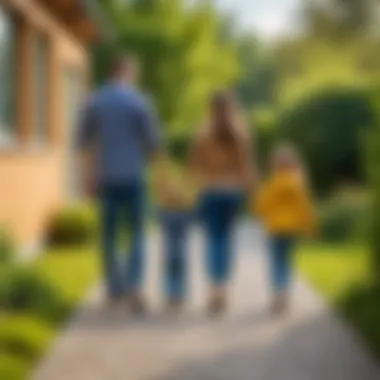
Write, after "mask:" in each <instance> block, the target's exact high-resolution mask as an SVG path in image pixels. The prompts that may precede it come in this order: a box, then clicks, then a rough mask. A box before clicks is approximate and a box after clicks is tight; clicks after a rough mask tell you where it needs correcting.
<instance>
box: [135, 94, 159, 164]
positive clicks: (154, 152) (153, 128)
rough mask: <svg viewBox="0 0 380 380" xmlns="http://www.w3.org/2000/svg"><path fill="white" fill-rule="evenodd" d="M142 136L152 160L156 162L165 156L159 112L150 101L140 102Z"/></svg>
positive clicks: (139, 119)
mask: <svg viewBox="0 0 380 380" xmlns="http://www.w3.org/2000/svg"><path fill="white" fill-rule="evenodd" d="M138 124H139V131H140V136H141V138H142V143H143V146H144V149H145V151H146V152H147V154H148V156H149V158H150V160H153V161H155V160H156V159H160V158H162V156H163V146H162V145H163V143H162V138H161V131H160V126H159V121H158V117H157V112H156V110H155V108H154V106H153V104H152V102H150V101H149V100H148V99H143V100H142V101H141V102H140V105H139V109H138Z"/></svg>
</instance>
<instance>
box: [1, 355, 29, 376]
mask: <svg viewBox="0 0 380 380" xmlns="http://www.w3.org/2000/svg"><path fill="white" fill-rule="evenodd" d="M29 367H30V364H29V362H28V360H27V359H25V358H22V357H18V356H16V355H10V354H0V379H1V380H24V379H25V378H26V375H27V373H28V371H29Z"/></svg>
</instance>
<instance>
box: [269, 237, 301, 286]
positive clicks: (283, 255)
mask: <svg viewBox="0 0 380 380" xmlns="http://www.w3.org/2000/svg"><path fill="white" fill-rule="evenodd" d="M295 240H296V239H295V238H294V237H292V236H270V238H269V244H270V272H271V280H272V287H273V290H274V291H275V292H279V291H287V290H288V288H289V285H290V281H291V277H292V251H293V248H294V244H295Z"/></svg>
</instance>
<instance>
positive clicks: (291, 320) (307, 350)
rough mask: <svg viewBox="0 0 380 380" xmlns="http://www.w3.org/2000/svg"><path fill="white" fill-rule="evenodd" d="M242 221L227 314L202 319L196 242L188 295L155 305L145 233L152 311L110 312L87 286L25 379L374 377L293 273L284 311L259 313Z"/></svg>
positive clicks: (154, 259) (155, 255)
mask: <svg viewBox="0 0 380 380" xmlns="http://www.w3.org/2000/svg"><path fill="white" fill-rule="evenodd" d="M255 231H257V230H255V229H254V228H253V227H252V226H249V225H244V226H241V228H240V229H239V234H238V237H237V241H238V248H239V249H238V251H239V256H238V260H237V261H236V264H237V267H236V271H237V273H236V277H235V278H236V281H235V283H234V284H233V287H232V289H231V311H230V313H229V314H228V315H227V316H225V317H224V318H222V319H219V320H210V319H209V318H207V317H205V316H204V312H203V311H204V306H205V305H204V304H205V294H206V287H205V278H204V274H203V271H202V255H201V251H202V250H201V239H200V234H199V233H197V232H195V233H194V237H193V239H192V248H191V273H192V276H191V289H192V292H191V299H190V302H189V307H188V310H187V311H186V313H185V314H184V315H183V316H181V317H178V318H175V317H169V316H165V315H164V314H163V313H162V311H161V302H162V300H161V296H160V294H159V293H160V292H159V290H160V282H159V272H160V252H159V245H160V243H159V239H158V236H156V235H152V237H151V239H150V255H149V257H150V259H149V268H148V274H147V278H148V279H149V281H148V284H147V289H146V292H147V296H148V299H149V302H150V303H151V305H152V314H151V315H150V316H149V317H145V318H144V319H143V320H138V319H135V318H134V317H133V316H130V315H128V314H127V313H126V311H125V310H122V309H120V310H113V311H109V310H106V309H104V307H103V304H102V296H101V294H102V292H101V290H100V289H96V291H95V292H94V294H93V296H92V297H91V298H90V299H89V301H88V302H86V303H85V304H84V305H83V308H82V309H81V310H80V311H79V312H78V314H77V315H76V317H75V318H74V319H73V321H72V322H71V323H70V324H69V325H68V327H67V330H66V331H65V332H64V333H63V335H62V336H61V338H60V339H58V341H57V342H56V345H55V347H53V349H52V351H51V353H50V355H49V356H48V357H46V358H45V360H44V361H43V362H42V363H41V365H40V367H39V368H38V369H37V371H36V373H35V374H34V376H33V377H32V379H33V380H69V379H70V380H322V379H323V380H357V379H360V380H376V379H380V370H379V368H378V367H377V366H376V365H375V363H374V362H373V361H372V360H371V358H370V356H369V355H368V353H367V352H366V350H365V349H364V348H363V346H362V344H361V343H360V342H359V341H357V339H356V337H355V336H354V334H353V333H352V332H351V331H350V330H349V329H348V328H347V327H345V326H344V325H343V324H342V323H341V322H340V321H339V320H337V318H336V317H335V316H334V315H332V313H331V312H330V311H329V310H328V309H326V307H325V306H324V305H323V303H322V302H321V301H320V300H319V298H318V297H317V296H316V295H315V294H314V293H313V292H311V291H310V289H308V287H307V286H305V284H304V283H303V282H302V281H300V280H297V281H296V284H295V290H294V300H293V311H292V313H291V314H290V315H289V316H288V317H286V318H284V319H281V320H279V319H277V320H276V319H271V318H268V317H267V316H266V315H265V308H266V306H267V303H268V296H269V291H268V288H267V283H266V278H265V273H266V269H265V265H266V260H265V254H264V250H263V248H262V244H261V243H260V242H261V239H260V236H259V233H258V232H255Z"/></svg>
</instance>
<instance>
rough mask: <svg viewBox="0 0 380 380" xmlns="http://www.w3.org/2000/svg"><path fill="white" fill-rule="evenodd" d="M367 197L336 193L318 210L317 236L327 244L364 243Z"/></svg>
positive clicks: (367, 213)
mask: <svg viewBox="0 0 380 380" xmlns="http://www.w3.org/2000/svg"><path fill="white" fill-rule="evenodd" d="M369 212H370V201H369V197H368V196H360V195H357V196H356V195H355V194H350V193H347V194H342V193H338V194H336V195H335V196H333V197H332V198H330V199H329V200H328V201H327V202H324V203H323V204H322V205H321V207H320V209H319V236H320V239H321V240H322V241H324V242H328V243H339V242H349V241H366V240H367V239H368V231H369Z"/></svg>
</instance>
